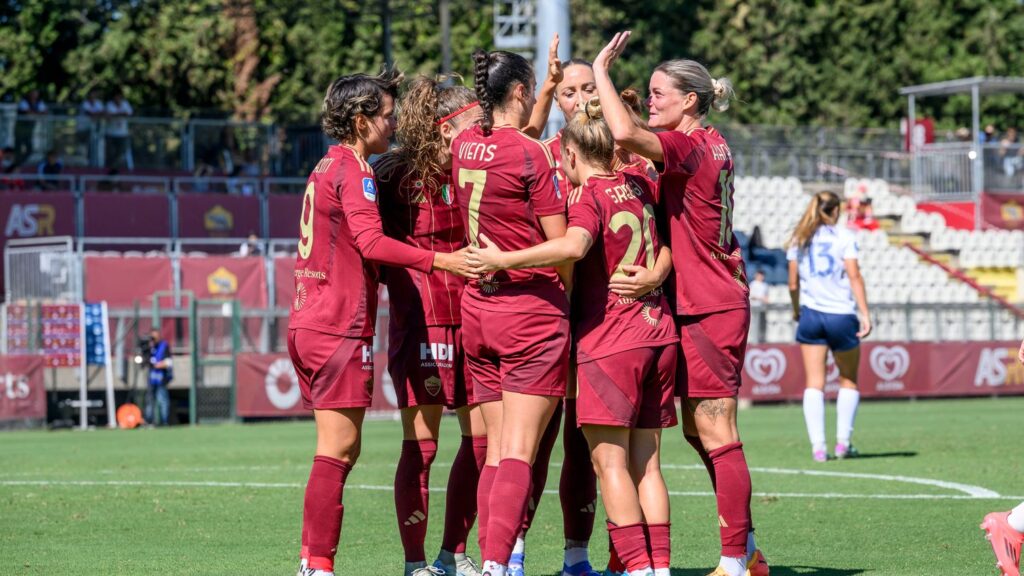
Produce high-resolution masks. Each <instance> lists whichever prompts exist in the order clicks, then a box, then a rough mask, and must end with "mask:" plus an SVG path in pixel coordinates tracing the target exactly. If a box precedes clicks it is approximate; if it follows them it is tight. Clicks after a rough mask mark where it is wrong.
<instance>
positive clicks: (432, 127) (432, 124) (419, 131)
mask: <svg viewBox="0 0 1024 576" xmlns="http://www.w3.org/2000/svg"><path fill="white" fill-rule="evenodd" d="M445 79H446V78H442V79H440V81H439V80H438V79H434V78H430V77H427V76H418V77H416V78H415V79H413V81H412V82H411V83H410V84H409V87H408V89H406V91H405V94H403V95H402V99H401V100H400V101H399V103H398V109H399V115H398V130H397V139H398V144H399V154H400V156H401V158H402V159H403V160H404V161H406V162H407V163H408V164H409V165H410V166H411V167H412V170H413V171H414V172H416V173H417V174H419V175H420V177H421V178H424V179H434V178H436V177H437V176H438V175H439V174H441V173H442V172H443V171H444V169H443V168H442V166H441V164H442V162H443V160H444V158H445V155H446V150H447V146H446V145H445V143H444V138H442V137H441V128H440V126H438V121H439V120H440V119H442V118H445V117H447V116H448V115H450V114H452V113H453V112H455V111H457V110H459V109H461V108H463V107H465V106H467V105H469V104H472V103H473V102H475V101H476V96H475V95H474V94H473V91H472V90H470V89H469V88H466V87H465V86H460V85H454V86H448V87H442V86H441V84H440V82H441V81H444V80H445Z"/></svg>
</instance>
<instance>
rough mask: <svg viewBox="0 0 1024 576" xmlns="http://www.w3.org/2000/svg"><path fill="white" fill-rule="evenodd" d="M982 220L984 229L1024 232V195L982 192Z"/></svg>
mask: <svg viewBox="0 0 1024 576" xmlns="http://www.w3.org/2000/svg"><path fill="white" fill-rule="evenodd" d="M981 219H982V227H983V228H1002V229H1005V230H1024V194H997V193H995V192H982V194H981Z"/></svg>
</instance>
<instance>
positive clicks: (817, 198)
mask: <svg viewBox="0 0 1024 576" xmlns="http://www.w3.org/2000/svg"><path fill="white" fill-rule="evenodd" d="M841 204H842V200H840V199H839V196H837V195H836V194H835V193H833V192H829V191H827V190H825V191H822V192H818V193H817V194H815V195H814V196H813V197H812V198H811V203H810V204H808V205H807V209H806V210H804V215H803V216H801V217H800V222H799V223H797V225H796V228H795V229H794V230H793V236H792V238H790V241H789V245H790V246H796V247H797V248H807V246H808V245H810V243H811V238H814V233H815V232H817V231H818V228H819V227H821V225H822V224H824V225H827V226H833V225H835V223H836V222H838V221H839V206H840V205H841Z"/></svg>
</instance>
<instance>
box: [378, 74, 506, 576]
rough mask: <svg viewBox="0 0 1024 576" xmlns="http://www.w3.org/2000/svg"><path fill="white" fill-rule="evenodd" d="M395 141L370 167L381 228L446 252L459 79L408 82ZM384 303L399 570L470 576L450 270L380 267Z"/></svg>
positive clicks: (461, 105) (466, 436)
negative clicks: (442, 491)
mask: <svg viewBox="0 0 1024 576" xmlns="http://www.w3.org/2000/svg"><path fill="white" fill-rule="evenodd" d="M399 109H400V110H401V114H400V116H399V120H398V142H399V147H398V148H397V149H395V150H394V151H391V152H387V153H385V154H384V155H382V156H380V157H379V158H378V159H377V161H376V162H375V163H374V165H373V168H374V171H375V172H376V174H377V182H378V184H379V185H380V194H379V205H380V212H381V220H382V221H383V223H384V232H385V233H386V234H388V235H389V236H391V237H393V238H395V239H397V240H401V241H403V242H405V243H407V244H411V245H413V246H418V247H420V248H423V249H426V250H435V251H439V252H455V251H457V250H459V249H460V248H462V247H463V246H464V245H465V242H466V231H465V227H464V226H463V223H462V216H461V215H460V214H459V207H458V205H456V204H455V202H454V195H453V193H452V189H451V164H452V155H451V148H450V147H451V142H452V140H453V139H454V138H455V137H456V136H458V134H459V133H460V132H462V131H463V130H464V129H466V128H468V127H469V126H471V125H473V124H474V123H476V122H477V121H478V120H479V119H480V114H481V112H480V106H479V105H478V103H477V100H476V95H475V94H474V93H473V91H472V90H470V89H469V88H466V87H465V86H450V87H447V88H442V87H441V86H440V85H439V84H438V82H437V81H436V80H434V79H432V78H427V77H420V78H417V79H416V80H414V81H413V82H412V83H411V84H410V86H409V87H408V89H407V90H406V92H405V94H404V95H403V96H402V99H401V101H400V102H399ZM383 275H384V281H385V284H386V285H387V287H388V294H389V296H390V298H389V301H390V303H391V317H390V320H391V325H390V328H389V329H388V371H389V372H390V374H391V380H392V382H393V383H394V385H395V392H396V393H397V396H398V406H399V408H400V409H401V415H402V430H403V437H404V441H403V443H402V454H401V457H400V458H399V460H398V467H397V469H396V471H395V510H396V512H397V513H398V531H399V534H400V535H401V539H402V546H403V548H404V549H405V574H406V576H430V575H432V574H436V573H438V572H437V570H441V571H442V572H440V573H441V574H445V575H447V576H456V575H458V576H479V574H480V572H479V571H478V570H477V568H476V566H475V565H474V563H473V561H472V560H471V559H470V558H468V557H467V556H466V538H467V537H468V536H469V531H470V529H471V528H472V526H473V521H474V520H475V519H476V498H475V496H474V497H472V498H466V495H467V494H474V495H475V494H476V486H477V480H478V478H479V476H480V469H481V468H482V467H483V464H484V457H485V456H486V453H487V436H486V433H485V430H484V425H483V417H482V416H481V415H480V409H479V408H478V407H476V406H475V405H474V403H473V399H472V391H471V390H468V389H467V381H466V378H465V362H464V358H463V351H462V334H461V328H460V325H461V324H462V314H461V308H462V291H463V288H464V287H465V281H464V280H463V279H462V278H461V277H459V276H456V275H454V274H450V273H448V272H445V271H436V272H431V273H427V274H424V273H423V272H420V271H418V270H414V269H410V268H386V269H385V270H384V271H383ZM445 406H447V407H448V408H450V409H453V410H455V411H456V414H457V416H458V419H459V426H460V428H461V429H462V444H461V446H460V448H459V452H458V454H457V455H456V457H455V461H454V462H453V463H452V467H451V471H450V473H449V475H448V490H447V502H446V506H445V522H444V535H443V537H442V544H441V551H440V553H439V555H438V558H437V561H436V562H435V563H434V564H433V567H432V568H434V569H437V570H432V569H431V568H428V567H427V564H426V555H425V552H424V540H425V539H426V535H427V521H428V513H429V506H428V497H429V484H430V467H431V466H430V465H431V463H432V462H433V460H434V456H435V455H436V453H437V439H438V432H439V429H440V425H441V413H442V410H443V409H444V407H445Z"/></svg>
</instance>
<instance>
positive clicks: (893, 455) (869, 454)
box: [851, 451, 917, 460]
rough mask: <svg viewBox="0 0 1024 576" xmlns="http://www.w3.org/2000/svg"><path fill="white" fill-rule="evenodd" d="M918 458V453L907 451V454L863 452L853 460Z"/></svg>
mask: <svg viewBox="0 0 1024 576" xmlns="http://www.w3.org/2000/svg"><path fill="white" fill-rule="evenodd" d="M914 456H917V452H914V451H905V452H866V453H865V452H861V453H860V454H858V455H857V456H856V457H854V458H851V460H864V459H866V458H913V457H914Z"/></svg>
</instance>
